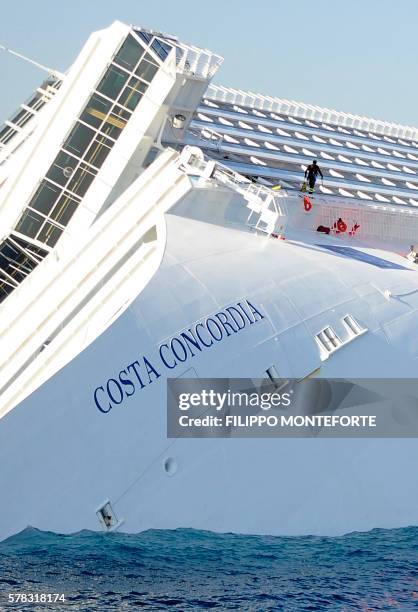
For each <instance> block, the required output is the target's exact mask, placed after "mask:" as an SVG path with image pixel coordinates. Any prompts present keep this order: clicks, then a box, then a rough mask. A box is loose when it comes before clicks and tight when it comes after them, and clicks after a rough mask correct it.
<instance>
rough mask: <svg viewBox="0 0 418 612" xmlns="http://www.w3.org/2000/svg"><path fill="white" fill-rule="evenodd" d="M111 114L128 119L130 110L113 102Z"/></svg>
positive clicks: (130, 113)
mask: <svg viewBox="0 0 418 612" xmlns="http://www.w3.org/2000/svg"><path fill="white" fill-rule="evenodd" d="M112 115H116V117H119V118H121V119H124V120H125V121H128V120H129V119H130V118H131V117H132V112H131V111H129V110H127V109H126V108H123V107H122V106H119V105H118V104H114V105H113V108H112Z"/></svg>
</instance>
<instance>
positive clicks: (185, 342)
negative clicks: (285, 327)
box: [93, 300, 265, 414]
mask: <svg viewBox="0 0 418 612" xmlns="http://www.w3.org/2000/svg"><path fill="white" fill-rule="evenodd" d="M264 318H265V315H263V314H261V312H260V310H259V309H258V308H256V306H254V305H253V304H252V303H251V302H250V301H249V300H243V301H242V302H237V303H236V304H234V305H231V306H228V307H226V308H224V309H222V310H220V311H219V312H217V313H215V314H214V315H212V316H209V317H207V318H205V319H203V320H200V321H198V322H197V323H194V324H193V325H192V326H190V327H189V328H188V329H186V330H185V331H182V332H180V333H179V334H177V335H175V336H173V337H172V338H169V339H168V340H166V341H164V342H162V343H161V344H160V345H159V347H158V351H157V355H156V356H155V357H149V356H146V355H142V356H141V357H139V358H138V359H137V360H135V361H132V362H131V363H129V364H127V365H126V366H124V368H123V369H121V370H120V371H119V372H118V374H116V375H115V376H113V377H111V378H109V379H108V380H107V381H106V382H104V383H103V384H101V385H99V386H98V387H96V388H95V390H94V392H93V400H94V404H95V406H96V407H97V409H98V410H99V411H100V412H102V413H103V414H106V413H108V412H110V411H111V410H112V408H114V407H115V406H117V405H119V404H122V402H123V401H124V400H126V399H127V398H130V397H132V396H133V395H134V394H135V393H137V392H138V391H141V390H142V389H144V388H145V387H146V386H148V385H150V384H152V383H153V382H155V381H156V380H158V379H159V378H160V376H161V375H162V374H164V373H165V374H166V375H168V376H175V370H176V368H177V367H178V366H182V365H184V364H185V363H186V362H187V361H188V360H189V359H191V358H193V357H195V355H198V354H199V353H201V352H203V351H205V350H207V349H210V348H211V347H213V346H216V345H217V344H218V343H219V342H222V341H223V340H226V339H227V338H228V337H229V336H233V335H235V334H237V333H239V332H240V331H241V330H243V329H245V328H247V327H249V326H250V325H254V324H255V323H257V322H258V321H261V320H262V319H264Z"/></svg>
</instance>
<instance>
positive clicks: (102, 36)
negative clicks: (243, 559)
mask: <svg viewBox="0 0 418 612" xmlns="http://www.w3.org/2000/svg"><path fill="white" fill-rule="evenodd" d="M221 62H222V58H221V57H220V56H218V55H216V54H214V53H212V52H210V51H208V50H206V49H200V48H197V47H194V46H191V45H186V44H184V43H182V42H181V41H179V40H178V39H177V38H175V37H173V36H171V35H167V34H163V33H160V32H154V31H151V30H147V29H143V28H137V27H134V26H127V25H124V24H122V23H119V22H116V23H114V24H113V25H112V26H110V27H109V28H107V29H105V30H102V31H99V32H96V33H94V34H92V35H91V37H90V38H89V40H88V41H87V43H86V45H85V46H84V48H83V49H82V51H81V53H80V55H79V56H78V57H77V59H76V61H75V62H74V64H73V65H72V66H71V68H70V69H69V70H68V72H67V73H66V74H65V75H61V76H62V78H59V79H58V77H57V76H55V77H53V76H51V77H50V79H48V80H47V81H46V84H44V85H43V86H42V87H41V88H40V89H39V90H38V91H37V93H36V94H35V95H34V97H33V98H32V99H31V100H32V102H31V101H29V103H28V104H26V105H25V106H24V107H22V110H21V111H19V113H23V114H20V116H19V113H18V115H16V116H15V117H14V119H12V120H11V121H10V122H9V123H8V124H7V125H6V126H5V128H4V129H3V130H2V132H1V134H3V137H4V142H3V147H2V149H1V151H0V154H1V155H2V156H3V157H2V160H3V163H2V165H1V166H0V169H1V172H2V175H1V176H2V181H3V182H2V185H1V187H0V215H1V218H2V236H1V245H0V293H1V295H0V299H1V305H0V310H1V315H2V316H1V328H0V341H1V346H2V352H1V360H0V398H1V400H0V462H1V465H2V470H1V472H0V486H1V488H2V490H3V491H7V492H8V493H7V495H6V499H5V503H4V511H3V515H2V519H1V520H0V537H7V536H8V535H10V534H12V533H15V532H17V531H19V530H20V529H23V528H24V527H26V526H27V525H28V524H30V525H33V526H35V527H38V528H41V529H51V530H56V531H62V532H70V531H75V530H78V529H83V528H89V529H99V528H100V529H104V530H112V529H126V530H127V531H137V530H140V529H145V528H149V527H159V528H172V527H180V526H182V527H196V528H205V529H215V530H221V531H222V530H224V531H237V532H246V533H292V534H293V533H343V532H344V531H349V530H352V529H369V528H372V527H375V526H385V527H387V526H401V525H406V524H410V523H414V524H416V523H418V516H417V514H416V504H415V502H414V503H411V499H412V500H415V501H416V499H417V498H418V491H417V490H416V484H415V481H414V476H413V474H414V465H415V462H416V459H417V457H416V454H417V451H416V449H415V445H414V440H408V439H403V440H397V439H394V440H391V441H388V440H376V439H374V440H352V439H351V440H350V439H348V440H323V439H322V440H321V439H315V440H265V439H255V440H251V441H250V440H228V439H227V440H221V439H219V440H218V439H215V438H213V439H210V440H187V439H176V440H169V439H167V437H166V413H165V410H166V407H165V406H166V395H165V393H166V391H165V389H166V387H165V385H166V380H167V378H173V377H174V378H178V377H184V376H186V377H192V378H193V377H196V378H205V377H213V378H216V377H232V376H235V377H250V378H251V377H253V378H254V377H268V378H270V379H275V378H280V379H281V378H282V377H283V378H286V377H293V378H295V379H306V378H309V377H310V376H320V377H324V378H326V377H351V378H361V377H367V378H383V377H385V378H388V377H394V378H396V377H405V378H406V377H414V376H415V369H416V367H415V364H416V359H417V357H418V349H417V347H418V340H417V337H416V333H415V331H414V330H415V329H416V323H417V322H418V277H417V274H416V267H415V266H416V264H415V263H414V262H413V261H412V260H408V259H406V258H405V255H406V253H407V251H408V249H409V246H410V245H411V244H415V243H416V242H417V237H418V210H417V206H418V196H417V195H416V191H417V190H418V179H417V177H418V144H417V143H418V133H417V130H416V129H415V128H408V127H403V126H398V125H394V124H389V123H384V122H379V121H375V120H371V119H367V118H362V117H356V116H352V115H348V114H346V113H341V112H336V111H330V110H328V109H321V108H317V107H313V106H309V105H306V104H299V103H294V102H289V101H286V100H279V99H273V98H268V97H266V96H260V95H256V94H251V93H246V92H239V91H236V90H232V89H228V88H224V87H220V86H215V85H212V84H210V81H211V79H212V77H213V76H214V75H215V73H216V71H217V69H218V68H219V66H220V64H221ZM41 106H42V108H40V107H41ZM34 109H36V112H35V110H34ZM22 121H23V122H24V123H25V125H23V124H22ZM19 122H20V123H19ZM9 136H10V138H9ZM312 158H316V159H318V162H319V164H320V165H321V167H322V170H323V172H324V175H325V176H324V183H323V184H319V185H318V187H317V191H316V192H315V193H314V194H313V195H309V196H306V195H304V194H301V193H300V191H299V189H300V184H301V182H302V179H303V173H304V170H305V168H306V165H307V164H308V163H310V162H311V161H312ZM278 186H280V187H281V188H280V189H279V190H277V187H278ZM272 187H276V189H272ZM306 198H308V203H309V206H308V205H307V202H306ZM17 203H18V204H17ZM338 220H340V221H343V222H344V225H345V229H344V231H341V226H340V225H338ZM318 226H325V227H327V228H328V229H329V233H328V235H324V234H318V232H317V231H316V230H317V228H318ZM354 227H356V229H355V230H353V228H354ZM280 238H284V240H280ZM233 308H242V309H244V310H243V313H244V312H246V313H247V315H248V316H247V319H248V325H244V326H242V327H239V326H238V328H236V327H235V326H234V321H233V318H232V319H230V318H228V313H230V312H231V309H233ZM245 308H247V310H245ZM252 308H253V309H254V310H251V309H252ZM228 309H229V310H228ZM232 312H233V311H232ZM251 312H253V313H254V312H256V313H257V312H258V313H259V315H258V316H256V317H253V319H251V316H250V314H251ZM243 316H244V314H243ZM222 321H223V323H222ZM187 334H189V336H187ZM190 334H192V336H191V337H192V339H193V338H194V342H195V345H194V347H195V350H194V351H193V350H192V348H193V345H192V344H190V342H189V343H187V342H186V340H185V338H187V337H189V341H190ZM193 334H195V335H194V336H193ZM199 334H201V335H199ZM3 347H4V348H3ZM405 418H406V417H405ZM405 423H406V424H405ZM405 423H404V426H405V427H406V428H407V421H405ZM391 458H392V459H391ZM284 464H286V466H287V469H286V470H280V469H279V468H280V466H283V465H284ZM279 472H280V473H279ZM342 473H344V474H345V478H344V480H342V479H341V474H342ZM399 474H401V477H400V476H399ZM382 481H385V485H384V486H383V484H382ZM406 482H408V483H409V484H408V487H406V485H405V483H406ZM411 483H412V484H411ZM388 487H390V488H391V489H392V491H391V496H390V499H388V496H387V494H386V491H387V488H388ZM360 497H361V500H362V503H361V504H359V503H358V500H359V499H360ZM260 500H261V501H262V508H261V511H260V505H259V502H260ZM243 508H245V509H246V512H242V509H243Z"/></svg>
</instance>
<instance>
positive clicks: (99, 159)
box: [84, 136, 113, 168]
mask: <svg viewBox="0 0 418 612" xmlns="http://www.w3.org/2000/svg"><path fill="white" fill-rule="evenodd" d="M112 145H113V143H112V141H111V140H108V139H107V138H106V137H105V136H97V138H96V139H95V140H94V142H93V144H92V145H91V147H90V149H89V150H88V151H87V153H86V155H85V156H84V161H86V162H87V163H89V164H91V165H92V166H95V167H96V168H101V166H102V164H103V162H104V161H105V159H106V157H107V156H108V155H109V153H110V149H111V147H112Z"/></svg>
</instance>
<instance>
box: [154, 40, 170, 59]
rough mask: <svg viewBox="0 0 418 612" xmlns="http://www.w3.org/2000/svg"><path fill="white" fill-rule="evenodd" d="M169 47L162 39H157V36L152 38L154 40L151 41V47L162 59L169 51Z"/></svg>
mask: <svg viewBox="0 0 418 612" xmlns="http://www.w3.org/2000/svg"><path fill="white" fill-rule="evenodd" d="M171 48H172V47H171V46H170V45H168V44H167V43H165V42H163V41H162V40H158V39H157V38H154V40H153V41H152V45H151V49H152V50H153V51H155V53H156V54H157V55H158V57H160V58H161V59H162V60H163V61H164V60H165V58H166V57H167V55H168V54H169V53H170V51H171Z"/></svg>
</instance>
